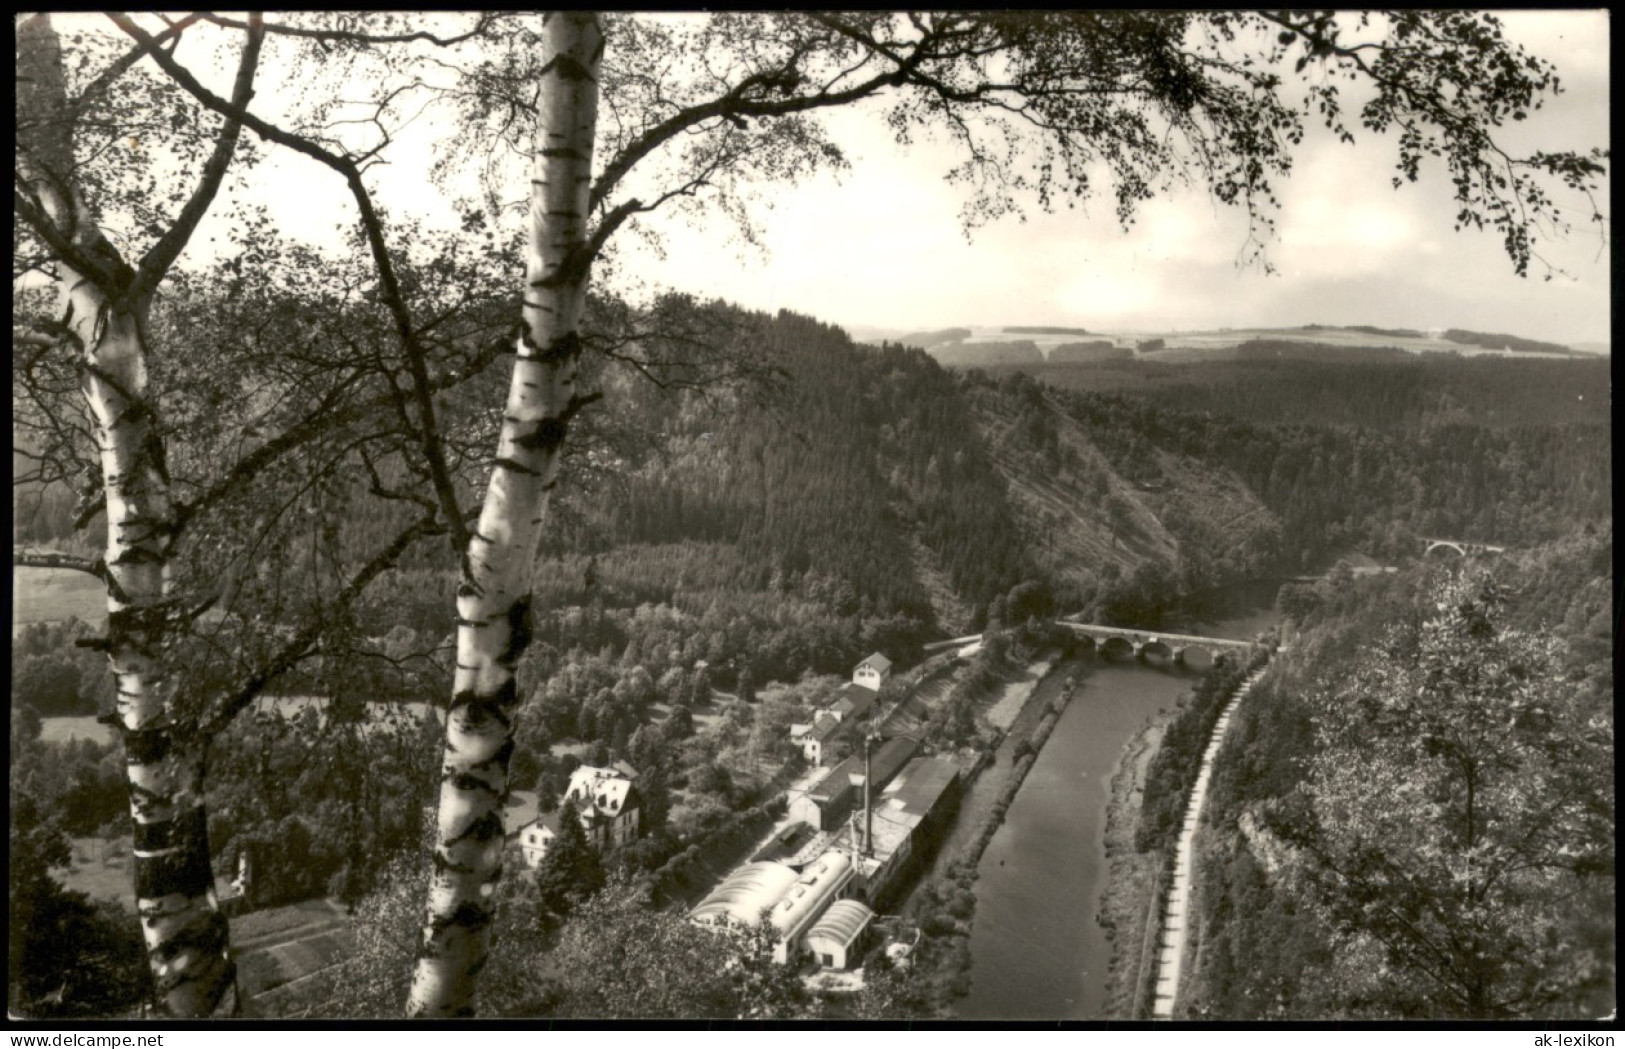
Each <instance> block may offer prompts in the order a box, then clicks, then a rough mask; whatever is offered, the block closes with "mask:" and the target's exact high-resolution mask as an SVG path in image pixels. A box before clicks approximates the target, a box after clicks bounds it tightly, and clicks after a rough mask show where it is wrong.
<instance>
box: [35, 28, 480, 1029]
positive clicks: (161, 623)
mask: <svg viewBox="0 0 1625 1049" xmlns="http://www.w3.org/2000/svg"><path fill="white" fill-rule="evenodd" d="M198 21H199V17H198V16H193V17H188V18H183V19H180V20H177V21H175V22H172V23H170V24H168V25H167V26H166V28H164V29H163V30H162V31H161V32H157V33H152V34H149V33H147V32H146V31H145V30H144V29H142V28H141V27H140V26H139V25H138V24H137V23H136V22H134V21H133V20H130V19H128V18H125V17H124V16H112V22H113V25H114V26H115V27H116V28H117V29H120V30H123V32H124V33H125V34H127V35H128V36H129V37H131V38H133V40H134V45H133V46H130V47H129V50H127V51H124V52H122V53H121V52H119V51H117V50H114V49H110V47H109V44H108V40H110V39H117V36H112V37H109V36H106V35H104V36H101V37H98V38H91V37H90V35H89V34H85V33H77V32H76V33H74V34H73V35H72V37H71V40H72V47H70V48H68V49H65V48H64V44H63V40H62V39H61V36H60V35H59V34H58V32H57V31H56V30H55V28H54V27H53V25H52V22H51V19H50V17H49V16H33V17H31V18H28V19H26V20H24V21H23V22H22V23H21V24H20V26H19V32H18V88H19V90H18V130H19V134H18V142H17V170H18V180H17V188H16V191H15V194H14V206H15V208H16V211H17V215H18V218H19V220H20V221H19V226H18V229H19V231H20V232H19V240H18V245H19V246H18V250H17V253H16V263H15V268H14V272H15V273H18V274H21V275H24V276H28V277H30V278H31V279H32V278H35V277H37V276H38V275H40V274H43V275H45V276H46V277H47V278H48V279H50V281H51V283H50V285H49V286H48V293H47V294H46V295H45V296H43V297H44V298H46V299H49V298H51V297H52V295H54V297H55V302H54V303H50V302H44V303H41V302H37V301H35V300H38V299H40V298H41V296H40V295H34V296H32V297H31V298H29V299H28V300H27V301H25V302H24V303H23V307H24V308H20V309H19V310H18V327H17V329H16V330H15V331H14V344H15V346H16V353H15V356H14V367H13V379H14V387H13V388H14V396H13V408H14V411H15V413H16V426H17V432H18V433H19V434H20V435H21V436H22V441H21V443H20V444H19V445H18V454H20V455H22V456H23V457H25V458H27V459H29V460H31V461H32V463H33V465H32V466H31V467H30V468H28V469H27V470H25V471H24V472H23V475H22V477H21V478H19V479H20V480H22V481H24V482H27V483H49V484H56V485H59V486H60V485H62V484H64V483H71V484H73V485H75V486H77V487H79V488H80V490H81V495H82V496H83V498H82V501H81V504H82V505H81V508H80V512H79V514H78V521H77V525H78V527H80V528H85V527H89V526H90V525H91V524H93V523H94V522H95V521H96V520H97V519H98V518H100V517H102V516H103V515H105V519H106V524H107V535H106V539H105V541H104V543H103V544H102V546H103V553H102V556H101V557H97V558H88V557H82V556H76V555H75V554H73V553H67V552H62V551H39V550H31V549H20V550H16V551H14V554H13V563H14V565H18V566H33V567H55V568H69V569H77V570H81V571H85V572H89V573H91V574H93V575H96V576H97V577H98V578H99V579H101V580H102V581H103V583H104V584H105V586H106V589H107V594H108V607H109V617H108V630H107V636H106V638H104V639H101V640H100V641H98V642H97V644H98V645H99V647H101V648H104V649H105V650H106V651H107V654H108V658H109V664H110V667H111V670H112V673H113V676H114V677H115V678H116V681H117V709H116V711H115V714H116V726H117V727H118V729H119V730H120V733H121V736H122V738H123V742H124V749H125V754H126V760H127V768H128V774H129V781H130V791H131V811H132V815H133V818H134V837H135V842H134V844H135V850H134V857H135V872H134V873H135V880H136V895H137V901H138V909H139V912H140V914H139V916H140V921H141V924H142V927H143V932H144V936H145V939H146V943H147V948H148V954H149V964H150V967H151V969H152V972H153V975H154V983H155V988H156V994H157V999H158V1001H157V1003H156V1004H157V1007H158V1008H159V1009H160V1010H161V1011H163V1012H167V1013H169V1014H172V1015H183V1016H192V1015H207V1014H209V1013H211V1012H213V1011H216V1010H217V1009H220V1008H229V1007H230V1006H231V1005H232V1004H233V998H232V996H231V995H230V993H229V992H230V990H231V988H232V986H233V964H232V962H231V958H230V954H229V951H228V949H227V941H228V931H227V923H226V919H225V918H224V916H223V915H221V914H220V913H219V911H218V908H217V907H216V905H215V901H214V895H213V892H214V887H213V873H212V869H211V862H210V850H209V842H208V835H207V818H206V806H205V783H204V779H203V772H204V767H205V763H206V760H205V759H206V750H207V747H208V742H209V740H210V739H211V738H212V737H213V736H214V735H215V734H216V733H217V732H219V731H220V729H221V728H222V727H223V726H224V725H225V724H227V723H228V722H229V721H230V720H231V719H232V718H233V717H235V716H236V714H237V713H238V712H240V711H242V710H243V709H245V708H246V707H247V706H248V705H249V704H250V703H252V702H253V700H254V699H255V698H256V697H257V696H259V695H260V694H261V693H263V692H264V690H265V689H266V688H267V687H269V686H271V685H272V684H273V683H274V682H276V681H277V680H278V679H279V678H280V677H281V676H282V675H285V674H286V673H287V672H288V671H290V670H291V669H293V668H294V667H296V666H297V665H299V664H300V663H301V662H302V661H303V660H306V659H308V658H310V657H312V656H313V655H317V654H320V653H324V652H325V654H326V656H327V657H328V658H330V659H331V658H333V657H335V656H338V655H340V654H341V652H342V649H341V648H339V647H336V646H335V645H334V642H335V640H336V639H337V632H336V631H335V629H334V627H335V625H336V624H338V623H340V622H341V621H342V619H343V618H344V617H345V616H346V615H347V614H348V610H349V609H350V608H351V606H353V605H354V603H355V602H356V601H357V600H358V599H359V598H360V597H361V595H362V594H363V593H364V592H365V591H366V590H367V588H368V587H369V586H370V585H371V584H372V583H373V582H374V581H376V580H377V579H378V578H379V577H380V576H381V575H382V574H383V573H385V572H386V571H388V570H389V569H390V567H391V566H392V565H394V564H395V563H396V561H397V560H398V559H399V558H400V557H401V556H402V555H403V554H404V553H406V552H407V551H408V550H409V549H411V548H412V547H413V546H414V545H415V544H417V543H419V542H421V541H423V540H425V539H427V538H429V537H431V536H434V535H438V534H440V533H441V532H443V531H444V530H445V525H444V523H443V521H444V519H445V517H446V516H447V515H446V514H445V513H444V511H443V509H442V506H441V505H439V504H437V503H436V502H435V501H434V500H433V499H428V498H425V497H424V496H422V495H421V494H420V493H418V492H416V491H411V490H406V491H401V490H396V489H397V488H399V487H404V488H407V489H410V488H412V487H413V486H414V485H415V484H416V482H415V481H413V482H410V483H408V484H406V485H401V484H400V475H402V474H404V475H406V477H408V478H410V477H411V476H412V474H413V473H414V471H415V472H417V473H419V474H421V475H422V476H423V477H424V479H425V481H429V480H431V479H432V478H431V475H432V473H433V468H432V464H430V463H426V462H425V458H426V456H425V454H424V453H423V451H422V449H423V448H425V447H431V446H432V447H433V448H434V449H435V451H436V453H437V454H438V456H439V457H440V461H441V462H449V463H450V464H451V465H450V466H448V467H447V470H448V471H450V470H454V469H456V466H457V463H458V456H459V452H458V449H459V448H460V447H462V443H461V442H460V441H459V440H457V439H455V438H450V439H443V438H441V437H439V436H438V435H435V436H433V438H432V439H430V440H427V441H426V440H425V439H424V430H425V427H424V426H423V425H422V424H421V421H420V419H419V418H418V417H417V416H416V415H415V414H414V412H413V405H412V401H413V399H414V395H415V394H416V393H417V392H418V391H419V390H421V391H422V392H423V393H424V394H425V395H426V396H431V397H432V396H434V395H439V394H445V393H446V392H448V391H455V390H456V389H457V388H458V387H459V386H460V385H461V384H463V383H465V382H467V381H468V380H469V379H470V378H473V377H476V376H478V375H480V374H481V373H482V372H483V370H484V368H485V366H486V365H487V364H489V363H490V362H491V361H492V360H493V359H494V358H495V356H496V354H497V350H498V349H500V347H501V345H506V340H503V342H502V343H501V344H497V345H493V344H491V343H490V341H489V335H490V333H491V331H492V330H494V329H493V328H492V327H490V326H489V324H488V322H487V321H486V320H485V319H483V318H482V316H481V314H480V312H479V310H478V309H477V308H476V307H477V306H478V305H479V304H480V302H479V297H480V296H481V295H482V294H488V293H489V292H490V287H489V285H488V284H487V283H486V282H484V281H482V279H481V278H480V276H479V273H478V269H479V266H477V265H474V264H472V263H471V262H470V261H469V259H468V257H467V255H466V253H465V254H463V255H459V254H457V252H456V251H453V250H450V249H448V250H446V251H442V252H440V253H439V254H438V257H436V258H429V259H424V258H422V257H421V256H420V257H419V258H418V259H416V260H413V262H412V263H411V264H408V263H398V264H397V265H396V266H395V267H394V269H393V270H392V271H391V273H390V275H391V276H392V277H395V278H396V280H397V283H398V284H401V285H407V286H409V287H410V288H411V291H412V294H413V296H414V297H415V299H416V301H417V302H418V303H419V305H420V306H421V307H426V308H432V309H433V310H434V311H435V312H434V316H433V319H432V324H430V325H425V326H424V328H426V329H429V330H423V329H420V328H418V327H416V326H415V325H414V326H412V327H411V328H410V331H411V334H412V335H413V337H414V341H413V342H412V344H411V346H410V347H409V349H410V350H411V351H412V354H413V355H412V357H411V360H410V361H409V362H403V360H402V357H403V353H402V352H401V349H400V345H399V343H400V340H399V336H398V334H392V332H391V328H390V324H389V323H388V318H389V316H390V315H389V313H388V311H387V310H385V309H383V308H382V307H381V306H380V305H379V304H378V303H377V302H376V301H375V299H376V296H373V300H372V301H369V295H371V294H372V292H373V290H374V288H375V287H376V284H377V280H378V278H377V277H376V275H371V274H370V271H369V268H368V267H367V266H366V263H365V256H364V255H363V256H357V257H355V259H354V261H355V263H356V264H350V263H345V262H338V263H334V262H331V261H330V260H324V259H322V258H320V257H319V256H317V255H314V254H313V253H311V252H309V251H307V250H303V249H297V248H294V247H291V246H289V245H287V244H286V242H285V241H283V240H282V239H281V238H280V237H279V236H278V235H277V231H276V229H275V228H274V226H272V225H270V224H269V222H268V220H266V218H265V217H264V216H263V215H258V214H256V213H254V212H253V211H252V210H247V211H244V210H242V209H240V208H239V209H236V211H235V213H236V214H237V215H238V216H239V221H238V231H239V233H240V235H241V236H242V238H243V240H244V242H245V244H246V247H245V248H244V249H243V251H242V252H241V253H240V254H238V255H236V256H233V257H230V258H227V259H225V260H223V261H222V262H220V263H219V264H218V265H216V266H215V267H214V268H212V269H211V270H208V271H205V272H203V273H201V274H200V273H199V272H198V271H197V270H196V269H195V268H193V269H191V270H185V271H180V272H176V271H175V265H176V263H177V261H178V260H180V258H181V256H182V252H183V251H184V249H185V248H186V246H187V244H188V243H189V241H190V240H191V238H192V237H193V235H194V233H195V232H196V231H197V229H198V227H199V224H200V222H201V221H202V219H203V216H204V213H205V212H206V211H208V210H209V208H210V206H211V204H212V203H213V202H214V201H215V199H216V197H217V196H218V195H219V194H220V193H221V192H222V190H223V188H224V187H226V186H228V185H229V184H230V181H231V180H230V177H229V174H230V171H231V169H232V162H233V159H234V158H238V157H239V155H240V154H241V153H242V152H243V147H242V144H241V143H240V141H239V140H240V138H241V137H242V136H241V131H242V128H243V126H244V116H245V115H246V114H247V108H246V107H247V105H248V103H249V100H250V99H251V97H252V96H253V93H254V83H255V79H256V72H257V69H258V65H259V56H260V53H261V50H262V47H263V44H264V37H265V33H264V27H263V23H262V21H261V19H259V18H258V17H254V18H250V19H249V20H248V21H247V22H246V23H244V26H243V32H242V34H241V56H240V59H239V60H238V61H237V63H236V72H235V75H234V80H233V87H232V90H231V92H230V95H229V97H223V96H212V95H209V93H208V92H207V91H206V89H203V87H202V85H201V84H199V83H198V82H197V80H196V78H195V77H192V76H191V75H190V72H189V71H188V70H187V69H186V68H185V67H183V66H181V65H180V64H179V60H178V59H177V58H176V50H177V47H176V45H177V44H178V42H179V41H180V39H181V38H182V36H183V35H184V34H186V33H187V32H188V31H190V30H191V29H192V27H193V26H195V25H196V24H197V23H198ZM83 25H84V23H83V22H82V21H81V22H77V23H76V26H78V27H79V28H83ZM155 55H158V56H162V61H161V62H160V61H159V60H158V59H157V58H154V57H153V56H155ZM149 58H150V59H152V60H153V63H154V64H156V65H158V66H159V67H160V68H159V75H158V76H154V75H153V71H152V69H151V68H150V66H148V65H147V63H146V61H145V60H147V59H149ZM166 62H167V63H169V66H168V67H165V66H164V63H166ZM194 88H196V89H197V90H195V91H194ZM199 94H202V95H205V96H207V97H208V99H209V100H211V101H217V102H218V104H219V108H220V109H221V110H227V111H229V112H225V113H222V114H221V115H219V116H218V117H217V118H215V122H214V125H212V126H211V123H210V120H209V118H208V117H207V116H206V115H205V114H202V113H200V112H199V109H198V108H197V105H196V104H195V103H196V101H197V95H199ZM203 105H204V106H205V108H206V106H207V102H204V103H203ZM193 129H196V130H193ZM189 164H190V165H191V166H192V167H194V168H196V169H197V175H196V179H195V183H196V184H195V186H194V187H192V188H191V190H190V192H181V193H179V194H178V195H174V196H172V197H166V196H165V195H164V191H163V190H160V189H159V188H158V187H159V186H162V185H168V184H182V185H184V179H181V178H179V177H178V176H179V174H180V173H181V172H184V171H185V170H187V167H188V165H189ZM465 247H466V246H465ZM131 258H133V259H134V260H135V261H134V263H133V264H132V263H131V262H128V261H126V259H131ZM480 265H483V263H481V264H480ZM358 267H359V268H358ZM317 271H321V272H324V273H325V274H326V276H327V283H326V284H324V285H323V286H321V287H320V288H318V289H315V290H300V289H298V285H299V283H300V282H301V279H302V277H303V275H306V274H309V273H311V272H317ZM161 291H162V295H160V292H161ZM380 315H382V316H383V318H385V321H386V322H385V323H384V324H383V325H380V324H378V323H377V322H378V319H379V316H380ZM510 325H511V322H507V323H506V324H503V325H501V326H502V327H508V326H510ZM413 364H416V365H418V367H417V368H414V367H413V366H412V365H413ZM431 372H432V374H431ZM420 381H421V387H419V386H417V385H416V384H417V383H419V382H420ZM392 485H394V486H395V487H392ZM367 500H370V501H372V502H373V503H374V504H375V505H382V506H385V507H398V508H403V509H397V510H393V511H388V510H386V511H385V512H383V513H381V514H376V513H375V514H371V515H369V517H370V519H371V520H372V521H373V522H374V523H377V522H379V521H380V520H382V521H383V522H385V523H386V524H387V527H386V528H384V529H380V530H378V531H376V532H375V533H373V534H368V535H358V534H357V532H356V531H355V530H354V529H353V528H348V529H347V528H346V526H345V524H344V522H345V519H346V517H347V516H353V511H354V508H355V507H356V506H357V505H359V503H360V502H361V501H367ZM211 610H212V612H211ZM206 613H208V614H209V615H208V618H207V621H206V622H205V614H206Z"/></svg>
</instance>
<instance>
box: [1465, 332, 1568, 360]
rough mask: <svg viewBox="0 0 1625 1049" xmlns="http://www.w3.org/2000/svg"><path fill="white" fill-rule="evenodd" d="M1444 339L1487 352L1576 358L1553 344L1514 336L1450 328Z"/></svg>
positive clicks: (1563, 348) (1563, 347)
mask: <svg viewBox="0 0 1625 1049" xmlns="http://www.w3.org/2000/svg"><path fill="white" fill-rule="evenodd" d="M1444 337H1445V338H1446V339H1449V340H1450V341H1451V342H1457V343H1460V344H1462V345H1463V346H1482V347H1484V348H1485V349H1487V350H1513V351H1515V352H1517V353H1553V354H1559V355H1561V356H1564V357H1572V356H1576V355H1577V352H1578V351H1576V350H1572V349H1570V348H1569V347H1567V346H1562V345H1559V344H1558V343H1555V342H1540V341H1539V340H1536V339H1522V338H1519V337H1518V336H1516V335H1498V334H1491V333H1489V332H1482V331H1463V330H1462V329H1460V328H1451V329H1450V330H1449V331H1447V332H1445V333H1444Z"/></svg>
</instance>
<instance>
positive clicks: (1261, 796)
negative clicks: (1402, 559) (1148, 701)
mask: <svg viewBox="0 0 1625 1049" xmlns="http://www.w3.org/2000/svg"><path fill="white" fill-rule="evenodd" d="M1612 553H1613V549H1612V539H1611V537H1610V536H1609V535H1608V534H1606V533H1599V532H1596V531H1592V530H1582V531H1578V532H1575V533H1573V534H1571V535H1569V536H1566V537H1564V538H1562V539H1560V540H1558V541H1556V542H1554V543H1550V544H1545V545H1542V546H1540V547H1537V548H1535V549H1532V550H1528V551H1524V552H1521V553H1518V554H1515V555H1511V556H1508V557H1505V558H1502V559H1499V560H1497V561H1493V562H1489V563H1487V564H1483V565H1478V566H1474V567H1472V568H1470V569H1468V571H1467V572H1466V573H1465V574H1463V575H1461V576H1460V577H1458V578H1455V579H1450V578H1447V577H1445V576H1444V575H1443V573H1433V574H1430V575H1424V574H1413V575H1398V576H1391V577H1379V578H1376V579H1371V580H1363V581H1355V580H1353V579H1351V578H1349V577H1347V576H1346V575H1345V576H1342V577H1334V578H1332V579H1328V580H1327V581H1325V582H1323V583H1321V584H1318V585H1316V586H1314V587H1312V588H1311V587H1296V588H1293V593H1292V594H1291V597H1290V600H1288V599H1287V598H1286V596H1285V595H1283V606H1284V607H1286V608H1288V609H1289V611H1290V613H1291V617H1292V618H1291V621H1290V623H1289V630H1288V637H1289V638H1290V641H1291V649H1290V651H1289V652H1288V653H1286V654H1283V655H1282V656H1281V657H1280V658H1279V659H1278V660H1277V665H1276V666H1275V668H1274V669H1273V670H1272V672H1271V675H1270V677H1269V678H1268V679H1266V683H1265V685H1263V686H1262V687H1260V688H1259V689H1257V690H1256V691H1255V692H1254V693H1253V694H1252V695H1251V696H1249V697H1248V699H1247V700H1246V702H1244V703H1243V704H1242V705H1241V707H1240V708H1239V711H1238V715H1237V719H1236V722H1235V724H1234V725H1232V727H1231V729H1230V732H1229V735H1228V737H1227V739H1226V742H1225V745H1224V747H1223V749H1222V751H1221V752H1220V754H1219V757H1218V760H1217V761H1216V763H1215V766H1214V778H1213V785H1212V792H1211V794H1210V796H1209V801H1208V807H1207V812H1206V819H1207V822H1208V825H1209V827H1210V831H1209V833H1208V834H1207V836H1206V837H1205V839H1204V840H1205V841H1206V845H1205V847H1204V849H1203V851H1202V855H1201V857H1200V858H1199V861H1198V864H1197V868H1198V871H1199V878H1198V891H1197V897H1196V898H1197V901H1198V902H1197V908H1196V910H1197V912H1198V913H1197V914H1196V915H1195V917H1194V918H1193V927H1194V932H1193V936H1194V937H1195V938H1196V940H1197V943H1198V948H1197V950H1196V952H1195V955H1194V957H1195V959H1196V969H1195V971H1194V972H1193V973H1192V974H1191V975H1190V977H1189V982H1188V983H1187V984H1186V987H1185V990H1184V991H1183V992H1182V1000H1184V1001H1185V1002H1188V1006H1187V1008H1188V1015H1190V1016H1192V1017H1223V1018H1225V1019H1227V1020H1255V1019H1264V1018H1292V1017H1305V1018H1307V1017H1313V1018H1316V1019H1327V1018H1334V1017H1341V1018H1348V1019H1369V1018H1395V1017H1402V1018H1435V1019H1441V1018H1450V1017H1463V1016H1472V1017H1485V1016H1513V1015H1517V1016H1552V1017H1574V1018H1594V1017H1600V1016H1602V1015H1604V1014H1606V1013H1608V1012H1609V1011H1610V1010H1611V1009H1612V1008H1613V1005H1614V982H1613V980H1614V969H1613V961H1612V959H1613V953H1614V924H1613V920H1612V917H1611V916H1612V915H1613V913H1614V906H1613V901H1614V858H1613V854H1614V832H1613V827H1614V811H1615V810H1614V791H1613V787H1612V779H1613V777H1612V776H1611V774H1610V771H1609V769H1610V767H1611V765H1612V763H1613V714H1612V705H1613V670H1612V666H1611V663H1610V659H1611V650H1612V645H1613V624H1612V597H1611V595H1612Z"/></svg>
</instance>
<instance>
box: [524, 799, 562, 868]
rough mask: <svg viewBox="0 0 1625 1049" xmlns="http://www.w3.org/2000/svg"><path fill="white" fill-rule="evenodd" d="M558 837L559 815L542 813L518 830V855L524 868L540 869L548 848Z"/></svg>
mask: <svg viewBox="0 0 1625 1049" xmlns="http://www.w3.org/2000/svg"><path fill="white" fill-rule="evenodd" d="M558 836H559V814H558V813H557V812H544V813H542V814H541V815H539V816H537V817H536V818H535V819H533V820H531V821H530V822H529V823H527V824H525V825H524V826H523V827H520V828H519V855H520V856H522V857H523V858H524V861H525V866H527V867H540V866H541V865H542V857H544V856H546V855H547V849H548V846H550V845H552V844H553V839H554V838H557V837H558Z"/></svg>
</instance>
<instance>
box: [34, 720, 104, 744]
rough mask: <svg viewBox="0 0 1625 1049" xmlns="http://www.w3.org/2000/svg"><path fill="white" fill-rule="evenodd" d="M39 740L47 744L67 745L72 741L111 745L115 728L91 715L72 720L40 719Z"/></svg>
mask: <svg viewBox="0 0 1625 1049" xmlns="http://www.w3.org/2000/svg"><path fill="white" fill-rule="evenodd" d="M39 738H40V739H41V740H43V741H44V742H46V743H66V742H68V741H69V740H70V739H90V740H95V741H96V742H97V743H111V742H113V726H112V725H104V724H102V723H101V722H99V721H97V720H96V719H95V717H93V716H91V715H89V714H86V715H84V716H83V717H71V718H70V717H62V718H40V728H39Z"/></svg>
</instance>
